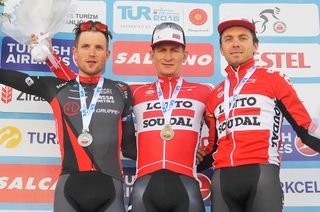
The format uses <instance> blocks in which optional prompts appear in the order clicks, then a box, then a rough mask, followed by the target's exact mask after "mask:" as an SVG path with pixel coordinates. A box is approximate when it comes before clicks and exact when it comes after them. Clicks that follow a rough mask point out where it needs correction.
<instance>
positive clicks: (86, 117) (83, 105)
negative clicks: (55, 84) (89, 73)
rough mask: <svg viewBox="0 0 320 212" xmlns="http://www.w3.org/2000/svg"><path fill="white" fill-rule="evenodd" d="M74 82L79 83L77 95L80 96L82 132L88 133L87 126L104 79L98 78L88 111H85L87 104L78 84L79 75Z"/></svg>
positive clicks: (81, 88) (83, 92) (82, 90)
mask: <svg viewBox="0 0 320 212" xmlns="http://www.w3.org/2000/svg"><path fill="white" fill-rule="evenodd" d="M76 80H77V82H78V83H79V94H80V103H81V116H82V126H83V131H87V132H89V124H90V121H91V117H92V114H93V112H94V110H95V107H96V103H97V101H98V98H99V95H100V93H101V90H102V86H103V82H104V79H103V77H100V79H99V82H98V85H97V86H96V88H95V89H94V94H93V97H92V99H91V103H90V105H89V108H88V109H87V102H86V92H85V91H84V89H83V87H82V85H81V84H80V78H79V75H78V76H77V78H76Z"/></svg>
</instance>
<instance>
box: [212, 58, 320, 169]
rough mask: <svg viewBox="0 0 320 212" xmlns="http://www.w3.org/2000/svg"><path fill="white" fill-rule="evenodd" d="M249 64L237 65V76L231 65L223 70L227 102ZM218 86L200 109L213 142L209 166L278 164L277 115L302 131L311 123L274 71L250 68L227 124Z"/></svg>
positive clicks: (221, 89)
mask: <svg viewBox="0 0 320 212" xmlns="http://www.w3.org/2000/svg"><path fill="white" fill-rule="evenodd" d="M253 65H254V60H253V59H251V60H249V61H248V62H246V63H244V64H242V65H240V67H239V69H238V70H237V71H234V70H233V68H232V67H231V66H228V67H227V68H226V72H227V73H228V78H229V80H230V89H229V97H232V96H233V95H234V92H235V89H236V88H237V86H238V85H239V83H240V81H241V80H242V79H243V77H244V76H245V74H246V73H247V71H248V69H250V68H251V67H252V66H253ZM224 87H225V82H222V83H220V84H219V85H218V86H217V87H216V88H215V89H214V91H213V92H212V94H211V96H210V98H209V101H208V103H207V106H206V122H207V125H208V127H209V130H210V131H211V134H210V135H209V136H210V138H209V140H210V142H209V143H210V144H212V143H213V141H214V140H216V142H217V144H218V149H217V151H216V152H215V153H214V154H213V158H214V162H213V165H214V167H215V168H222V167H230V166H240V165H245V164H265V163H271V164H276V165H279V164H280V153H279V148H280V146H281V126H282V122H283V115H285V117H286V119H287V120H288V121H289V120H290V121H291V122H290V124H291V125H293V126H299V127H303V128H304V129H305V130H307V129H308V127H309V125H310V124H311V123H312V120H311V118H310V116H309V115H308V112H307V111H306V109H305V107H304V106H303V104H302V103H301V101H300V100H299V98H298V96H297V94H296V92H295V90H294V89H293V87H292V85H291V83H290V81H289V80H288V78H287V77H286V76H284V75H283V74H281V73H280V72H274V71H271V70H267V69H263V68H256V70H255V72H254V73H253V74H252V76H251V77H250V78H249V79H248V80H247V82H246V83H245V84H244V85H243V87H242V89H241V91H240V93H239V96H238V98H237V100H236V101H235V103H234V104H233V108H232V109H231V110H230V113H229V118H228V119H227V121H226V116H225V113H224V108H225V107H224ZM226 125H227V127H226ZM227 132H228V134H227ZM215 137H217V139H216V138H215ZM208 148H209V149H211V148H212V146H209V147H208ZM318 148H319V144H318ZM208 151H209V150H207V152H208Z"/></svg>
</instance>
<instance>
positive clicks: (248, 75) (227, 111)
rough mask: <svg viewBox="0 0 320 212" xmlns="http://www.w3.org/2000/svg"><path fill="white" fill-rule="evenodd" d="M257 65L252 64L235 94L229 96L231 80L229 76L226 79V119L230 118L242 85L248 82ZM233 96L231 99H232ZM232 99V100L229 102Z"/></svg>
mask: <svg viewBox="0 0 320 212" xmlns="http://www.w3.org/2000/svg"><path fill="white" fill-rule="evenodd" d="M255 70H256V67H255V66H252V67H251V68H250V69H249V70H248V72H247V73H246V75H245V76H244V77H243V78H242V80H241V82H240V83H239V85H238V87H237V88H236V90H235V91H234V93H233V96H231V97H229V89H230V81H229V79H228V77H227V78H226V79H225V81H224V102H223V104H224V115H225V117H226V120H227V119H228V118H229V113H230V110H231V109H233V107H234V106H235V105H234V104H235V102H236V100H237V98H238V97H239V94H240V91H241V89H242V87H243V86H244V85H245V84H246V82H247V81H248V80H249V79H250V77H251V75H252V74H253V73H254V72H255ZM230 98H231V101H230ZM229 101H230V102H229ZM226 124H227V123H226Z"/></svg>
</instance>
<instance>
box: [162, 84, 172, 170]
mask: <svg viewBox="0 0 320 212" xmlns="http://www.w3.org/2000/svg"><path fill="white" fill-rule="evenodd" d="M162 90H164V89H162ZM171 92H172V82H171V80H169V95H168V99H170V98H171V95H172V93H171ZM166 144H167V141H165V140H163V157H162V168H163V169H165V168H166Z"/></svg>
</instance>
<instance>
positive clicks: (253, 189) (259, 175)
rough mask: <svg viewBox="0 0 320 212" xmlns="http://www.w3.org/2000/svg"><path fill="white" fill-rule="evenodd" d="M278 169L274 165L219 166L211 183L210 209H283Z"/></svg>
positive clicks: (242, 211)
mask: <svg viewBox="0 0 320 212" xmlns="http://www.w3.org/2000/svg"><path fill="white" fill-rule="evenodd" d="M279 169H280V168H279V167H278V166H277V165H273V164H253V165H244V166H237V167H228V168H220V169H216V170H215V171H214V173H213V177H212V184H211V191H212V192H211V200H212V201H211V203H212V206H211V211H212V212H281V211H282V209H283V191H282V189H281V185H280V178H279Z"/></svg>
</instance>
